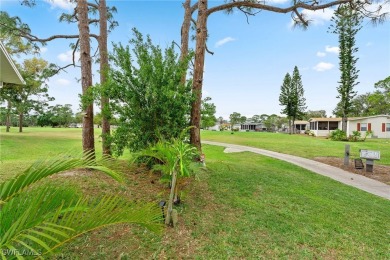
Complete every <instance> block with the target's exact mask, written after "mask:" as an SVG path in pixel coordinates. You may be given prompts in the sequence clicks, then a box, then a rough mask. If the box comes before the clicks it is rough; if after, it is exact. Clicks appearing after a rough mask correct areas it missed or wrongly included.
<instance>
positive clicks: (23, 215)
mask: <svg viewBox="0 0 390 260" xmlns="http://www.w3.org/2000/svg"><path fill="white" fill-rule="evenodd" d="M107 160H108V159H103V160H102V161H99V162H97V161H95V160H94V159H93V156H92V154H87V155H85V156H84V157H83V156H70V155H67V156H64V155H62V156H58V157H55V158H50V159H46V160H41V161H37V162H36V163H34V164H33V165H32V166H31V167H29V168H28V169H27V170H25V171H24V172H23V173H22V174H20V175H18V176H16V177H15V178H13V179H10V180H8V181H6V182H3V183H1V184H0V227H1V228H0V257H1V259H24V257H25V256H29V257H31V255H34V256H35V257H38V258H43V255H45V254H50V253H52V252H53V251H54V250H55V249H57V248H58V247H60V246H62V245H63V244H65V243H67V242H69V241H71V240H72V239H74V238H76V237H78V236H80V235H82V234H84V233H86V232H89V231H92V230H95V229H98V228H102V227H105V226H108V225H113V224H119V223H136V224H139V225H142V226H145V227H146V228H148V229H150V230H153V231H158V230H159V229H160V227H161V225H160V224H159V222H160V221H161V213H160V211H159V209H158V208H157V207H156V206H155V205H153V204H143V205H139V204H135V203H132V202H130V201H128V200H126V199H124V198H121V197H119V196H111V197H109V196H106V197H103V198H102V199H100V200H97V199H90V198H88V197H85V196H83V195H81V194H79V193H78V192H77V191H75V190H73V189H71V188H58V187H53V186H48V185H40V186H38V187H34V186H35V185H33V184H34V183H36V182H38V181H40V180H42V179H43V178H45V177H47V176H50V175H53V174H56V173H59V172H62V171H66V170H70V169H75V168H89V169H96V170H99V171H101V172H104V173H105V174H107V175H109V176H111V177H112V178H114V179H116V180H117V181H123V177H122V176H121V175H120V174H118V173H116V172H115V171H112V170H110V169H109V168H107V167H105V166H104V163H106V162H107Z"/></svg>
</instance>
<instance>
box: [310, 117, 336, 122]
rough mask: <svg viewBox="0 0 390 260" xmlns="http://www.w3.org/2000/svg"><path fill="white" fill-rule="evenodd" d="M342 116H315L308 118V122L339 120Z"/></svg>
mask: <svg viewBox="0 0 390 260" xmlns="http://www.w3.org/2000/svg"><path fill="white" fill-rule="evenodd" d="M341 120H342V118H340V117H329V118H328V117H317V118H310V119H309V122H341Z"/></svg>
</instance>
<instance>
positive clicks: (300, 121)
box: [294, 120, 309, 125]
mask: <svg viewBox="0 0 390 260" xmlns="http://www.w3.org/2000/svg"><path fill="white" fill-rule="evenodd" d="M308 123H309V122H308V121H305V120H296V121H294V125H307V124H308Z"/></svg>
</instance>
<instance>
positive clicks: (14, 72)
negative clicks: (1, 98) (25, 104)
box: [0, 42, 26, 87]
mask: <svg viewBox="0 0 390 260" xmlns="http://www.w3.org/2000/svg"><path fill="white" fill-rule="evenodd" d="M3 82H4V83H13V84H18V85H24V84H26V82H25V81H24V79H23V77H22V76H21V75H20V73H19V71H18V69H17V68H16V66H15V64H14V62H13V61H12V59H11V56H9V54H8V52H7V50H6V49H5V46H4V45H3V43H2V42H0V87H1V86H2V85H3Z"/></svg>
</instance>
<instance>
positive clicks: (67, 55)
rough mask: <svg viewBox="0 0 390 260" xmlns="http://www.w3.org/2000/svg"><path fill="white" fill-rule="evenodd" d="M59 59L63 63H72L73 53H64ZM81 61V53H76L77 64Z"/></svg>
mask: <svg viewBox="0 0 390 260" xmlns="http://www.w3.org/2000/svg"><path fill="white" fill-rule="evenodd" d="M57 58H58V59H59V60H60V61H63V62H72V59H73V51H67V52H64V53H60V54H59V55H58V56H57ZM79 59H80V53H79V52H76V53H75V62H77V61H78V60H79Z"/></svg>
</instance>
